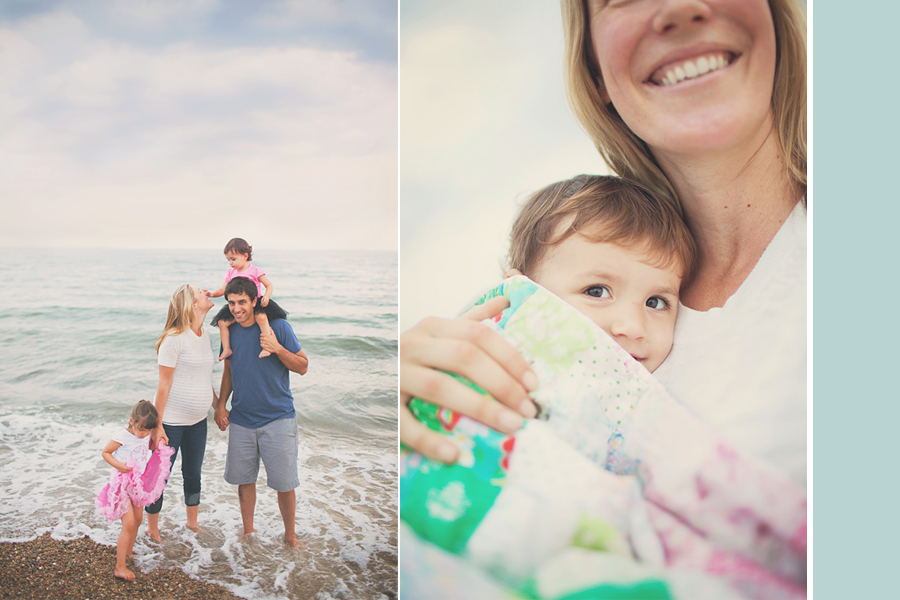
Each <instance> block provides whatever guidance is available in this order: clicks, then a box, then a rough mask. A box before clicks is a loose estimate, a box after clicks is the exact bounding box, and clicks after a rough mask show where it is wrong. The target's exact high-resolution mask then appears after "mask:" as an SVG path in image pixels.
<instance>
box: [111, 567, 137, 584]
mask: <svg viewBox="0 0 900 600" xmlns="http://www.w3.org/2000/svg"><path fill="white" fill-rule="evenodd" d="M115 575H116V578H118V579H124V580H125V581H134V573H132V572H131V570H130V569H128V567H121V568H120V567H116V572H115Z"/></svg>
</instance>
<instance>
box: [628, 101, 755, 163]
mask: <svg viewBox="0 0 900 600" xmlns="http://www.w3.org/2000/svg"><path fill="white" fill-rule="evenodd" d="M770 123H771V117H770V115H769V114H764V115H762V116H761V117H757V118H755V119H749V118H747V113H746V112H744V111H735V110H733V107H727V106H726V107H718V109H717V108H716V107H703V108H702V109H699V110H692V111H689V112H688V113H686V114H679V115H672V116H671V118H668V119H656V123H655V125H653V124H652V125H651V127H648V128H647V136H646V138H644V141H646V142H647V145H648V146H650V148H651V149H652V150H653V154H654V155H655V156H657V157H658V158H663V157H666V156H668V157H672V158H673V159H674V158H675V157H698V158H699V157H702V156H706V155H712V156H714V157H715V156H719V157H721V156H723V155H726V154H731V153H732V151H735V150H740V149H756V148H759V146H760V145H761V144H762V142H763V140H764V139H765V138H766V136H767V135H769V133H770V132H771V126H770V125H769V124H770Z"/></svg>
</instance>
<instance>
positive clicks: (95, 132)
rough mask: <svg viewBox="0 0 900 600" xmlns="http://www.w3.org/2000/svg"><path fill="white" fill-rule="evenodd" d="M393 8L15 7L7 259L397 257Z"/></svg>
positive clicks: (6, 16) (169, 3)
mask: <svg viewBox="0 0 900 600" xmlns="http://www.w3.org/2000/svg"><path fill="white" fill-rule="evenodd" d="M397 79H398V76H397V4H396V2H395V1H391V0H332V1H313V0H254V1H253V2H245V1H243V0H37V1H35V0H14V1H12V0H4V2H3V3H2V4H0V164H2V167H0V246H18V247H29V246H55V247H110V248H203V249H208V248H214V249H221V247H223V246H224V244H225V242H226V241H228V240H229V239H230V238H232V237H244V238H246V239H247V240H248V241H249V242H250V243H251V244H253V245H254V247H258V248H260V249H262V248H272V249H324V250H330V249H364V250H387V251H396V248H397V235H398V231H397V155H398V151H397Z"/></svg>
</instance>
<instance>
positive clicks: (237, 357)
mask: <svg viewBox="0 0 900 600" xmlns="http://www.w3.org/2000/svg"><path fill="white" fill-rule="evenodd" d="M224 295H225V299H226V300H228V307H229V308H230V309H231V314H232V315H234V320H235V322H234V324H233V325H231V327H230V330H229V331H230V332H231V350H232V355H231V356H230V357H228V359H226V361H225V370H224V372H223V373H222V387H221V389H220V391H219V398H218V400H217V402H216V405H215V411H216V414H215V419H216V424H217V425H218V426H219V429H221V430H222V431H225V429H226V428H228V427H229V425H230V426H231V429H230V430H229V432H228V454H227V456H226V459H225V481H227V482H228V483H230V484H232V485H237V486H238V499H239V500H240V505H241V520H242V522H243V524H244V534H249V533H253V531H254V529H253V513H254V510H255V508H256V479H257V477H258V475H259V461H260V459H262V461H263V464H264V465H265V466H266V476H267V478H266V484H267V485H268V486H269V487H270V488H272V489H274V490H275V491H276V492H277V493H278V508H279V510H280V511H281V518H282V519H283V520H284V538H285V540H286V541H287V542H288V543H289V544H290V545H291V546H294V547H301V546H302V544H301V543H300V542H299V541H298V540H297V533H296V531H295V529H294V522H295V514H296V509H297V499H296V495H295V492H294V489H295V488H296V487H297V486H298V485H300V479H299V478H298V477H297V417H296V413H295V412H294V397H293V396H292V395H291V388H290V383H291V382H290V372H291V371H293V372H294V373H299V374H300V375H304V374H305V373H306V371H307V369H308V367H309V359H308V358H307V357H306V353H304V352H303V349H302V348H300V343H299V342H298V341H297V336H296V335H294V330H293V329H292V328H291V326H290V325H289V324H288V322H287V321H285V320H284V319H274V320H272V321H270V323H269V325H270V327H271V328H272V333H270V334H268V335H266V334H264V333H262V331H261V330H260V328H259V325H257V323H256V313H255V312H254V310H256V311H257V312H258V311H259V309H258V308H257V297H256V284H255V283H253V282H252V281H250V280H249V279H247V278H246V277H235V278H234V279H232V280H231V281H229V282H228V285H227V286H225V294H224ZM263 349H265V350H268V351H269V352H270V353H271V355H270V356H267V357H265V358H260V357H259V353H260V351H261V350H263ZM232 393H233V394H234V397H233V398H232V399H231V410H230V411H229V410H228V409H226V407H225V404H226V401H227V400H228V396H230V395H232Z"/></svg>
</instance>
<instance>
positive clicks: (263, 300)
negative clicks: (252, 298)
mask: <svg viewBox="0 0 900 600" xmlns="http://www.w3.org/2000/svg"><path fill="white" fill-rule="evenodd" d="M259 303H260V304H262V305H263V306H268V305H269V297H268V296H263V297H262V300H260V301H259Z"/></svg>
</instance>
